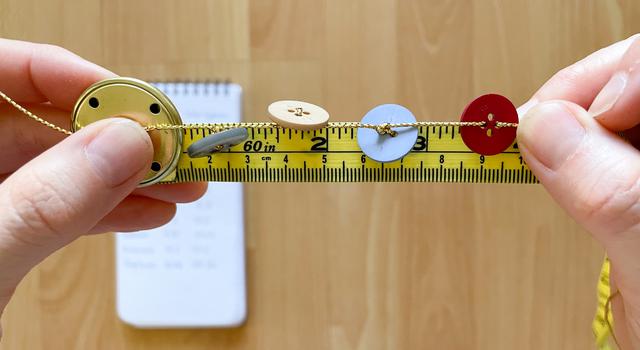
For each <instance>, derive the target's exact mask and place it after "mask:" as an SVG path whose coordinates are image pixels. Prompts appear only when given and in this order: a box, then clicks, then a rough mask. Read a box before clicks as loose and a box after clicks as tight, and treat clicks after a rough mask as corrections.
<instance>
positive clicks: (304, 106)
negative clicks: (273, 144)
mask: <svg viewBox="0 0 640 350" xmlns="http://www.w3.org/2000/svg"><path fill="white" fill-rule="evenodd" d="M268 110H269V114H270V115H271V120H273V121H274V122H275V123H277V124H278V125H280V126H283V127H286V128H292V129H298V130H313V129H320V128H323V127H324V126H326V125H327V123H328V122H329V113H328V112H327V111H325V110H324V109H322V108H321V107H318V106H316V105H314V104H311V103H308V102H302V101H277V102H274V103H272V104H271V105H269V108H268Z"/></svg>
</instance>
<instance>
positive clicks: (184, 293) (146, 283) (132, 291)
mask: <svg viewBox="0 0 640 350" xmlns="http://www.w3.org/2000/svg"><path fill="white" fill-rule="evenodd" d="M156 86H158V87H159V88H160V89H161V90H163V91H165V93H166V94H167V95H168V96H169V98H170V99H171V100H172V101H173V103H174V104H175V105H176V107H177V108H178V111H179V112H180V115H181V116H182V119H183V122H185V123H201V122H238V121H240V119H241V112H242V107H241V106H242V89H241V87H240V86H238V85H235V84H194V83H177V84H170V83H162V84H156ZM243 213H244V209H243V200H242V185H241V184H240V183H210V184H209V190H208V191H207V194H206V195H205V196H204V197H203V198H202V199H200V200H199V201H197V202H195V203H192V204H183V205H179V206H178V213H177V214H176V217H175V218H174V220H173V221H172V222H171V223H169V224H168V225H166V226H164V227H162V228H159V229H155V230H150V231H145V232H140V233H134V234H130V233H126V234H117V237H116V275H117V311H118V315H119V316H120V318H121V319H122V320H123V321H124V322H127V323H129V324H132V325H134V326H136V327H143V328H174V327H232V326H237V325H240V324H242V323H243V322H244V319H245V318H246V287H245V283H246V282H245V255H244V215H243Z"/></svg>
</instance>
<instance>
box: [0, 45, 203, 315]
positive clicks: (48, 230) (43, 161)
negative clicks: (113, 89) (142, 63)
mask: <svg viewBox="0 0 640 350" xmlns="http://www.w3.org/2000/svg"><path fill="white" fill-rule="evenodd" d="M114 76H115V75H114V74H113V73H111V72H109V71H107V70H105V69H104V68H101V67H99V66H97V65H94V64H92V63H90V62H87V61H85V60H83V59H82V58H80V57H78V56H76V55H74V54H72V53H71V52H69V51H67V50H64V49H61V48H59V47H55V46H50V45H39V44H32V43H26V42H20V41H13V40H3V39H0V91H3V92H4V93H5V94H7V95H8V96H10V97H11V98H13V99H15V100H16V101H18V102H19V103H21V104H23V105H24V106H25V107H26V108H27V109H28V110H30V111H32V112H34V113H36V114H38V115H39V116H41V117H43V118H44V119H46V120H48V121H50V122H52V123H54V124H56V125H59V126H61V127H63V128H66V129H69V126H70V111H71V109H72V108H73V106H74V104H75V102H76V100H77V99H78V97H79V96H80V94H81V93H82V92H83V91H84V90H85V89H86V88H87V87H89V86H90V85H91V84H93V83H95V82H97V81H99V80H102V79H105V78H110V77H114ZM152 155H153V149H152V146H151V141H150V138H149V136H148V135H147V133H146V132H145V131H144V129H142V127H140V125H138V124H137V123H135V122H132V121H129V120H127V119H122V118H114V119H109V120H104V121H101V122H98V123H95V124H92V125H90V126H87V127H85V128H83V129H82V130H80V131H78V132H76V133H74V134H73V135H71V136H69V137H66V138H65V135H63V134H62V133H58V132H56V131H54V130H52V129H49V128H47V127H45V126H43V125H41V124H39V123H37V122H35V121H33V120H31V119H29V118H27V117H26V116H24V115H23V114H21V113H20V112H19V111H17V110H16V109H14V108H13V107H12V106H10V105H9V104H8V103H4V102H2V103H0V314H1V313H2V310H3V309H4V307H5V306H6V304H7V303H8V301H9V298H10V297H11V295H12V294H13V291H14V289H15V288H16V286H17V285H18V283H19V282H20V280H21V279H22V278H23V277H24V275H25V274H26V273H27V272H28V271H29V270H30V269H31V268H32V267H33V266H35V265H36V264H37V263H38V262H40V261H41V260H42V259H44V258H45V257H46V256H48V255H49V254H51V253H52V252H54V251H55V250H57V249H59V248H61V247H63V246H64V245H66V244H68V243H70V242H71V241H73V240H74V239H76V238H78V237H79V236H81V235H83V234H86V233H100V232H109V231H118V232H129V231H138V230H144V229H150V228H154V227H157V226H160V225H163V224H165V223H167V222H168V221H169V220H171V218H172V217H173V215H174V213H175V210H176V209H175V203H178V202H189V201H193V200H196V199H197V198H199V197H200V196H202V195H203V194H204V192H205V191H206V184H202V183H192V184H180V185H156V186H151V187H147V188H141V189H136V187H137V184H138V183H139V182H140V181H141V180H142V178H143V177H144V175H145V174H146V173H147V172H148V169H149V167H150V163H151V158H152ZM105 249H106V248H105Z"/></svg>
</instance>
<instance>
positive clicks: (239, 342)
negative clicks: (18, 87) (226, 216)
mask: <svg viewBox="0 0 640 350" xmlns="http://www.w3.org/2000/svg"><path fill="white" fill-rule="evenodd" d="M638 18H640V3H639V2H638V1H636V0H624V1H623V0H618V1H613V0H601V1H596V0H586V1H561V0H557V1H551V0H537V1H525V0H510V1H506V0H505V1H488V0H482V1H481V0H478V1H471V0H457V1H454V0H451V1H441V0H357V1H356V0H322V1H320V0H227V1H211V0H210V1H207V0H190V1H169V0H162V1H159V0H138V1H129V0H104V1H103V0H85V1H80V0H74V1H70V0H67V1H64V0H48V1H37V0H0V36H3V37H9V38H17V39H23V40H31V41H39V42H48V43H54V44H57V45H61V46H64V47H67V48H69V49H71V50H73V51H75V52H77V53H78V54H80V55H82V56H84V57H86V58H88V59H90V60H93V61H95V62H97V63H99V64H102V65H104V66H106V67H107V68H109V69H111V70H113V71H115V72H117V73H119V74H121V75H127V76H135V77H138V78H141V79H147V80H157V79H166V80H172V79H199V80H204V79H215V78H230V79H232V80H233V81H236V82H238V83H240V84H242V85H243V86H244V88H245V90H246V99H245V111H246V113H245V119H246V120H252V121H262V120H266V106H267V105H268V104H269V103H270V102H272V101H274V100H278V99H301V100H307V101H310V102H313V103H316V104H319V105H321V106H324V107H325V108H326V109H328V110H329V111H330V112H331V113H332V115H333V117H332V118H333V120H359V119H360V118H361V116H362V115H363V114H364V113H365V112H366V111H368V110H369V109H370V108H372V107H374V106H376V105H379V104H382V103H400V104H403V105H405V106H407V107H408V108H409V109H411V110H412V111H413V112H414V113H415V114H416V115H417V116H418V119H420V120H456V119H457V118H458V116H459V114H460V113H461V111H462V109H463V108H464V106H465V105H466V103H468V102H469V101H470V100H471V99H472V98H474V97H475V96H477V95H480V94H483V93H487V92H498V93H502V94H505V95H507V96H509V97H510V98H511V99H512V100H513V101H514V102H515V103H518V104H519V103H522V102H524V101H525V100H526V99H527V98H528V97H529V96H530V95H531V94H532V93H533V92H534V91H535V89H536V88H537V87H538V86H540V85H541V84H542V83H543V82H544V81H545V80H546V79H547V78H548V77H550V76H551V75H552V74H553V73H554V72H555V71H557V70H558V69H560V68H562V67H564V66H566V65H568V64H570V63H572V62H574V61H576V60H577V59H579V58H581V57H583V56H584V55H586V54H588V53H590V52H592V51H594V50H596V49H598V48H600V47H602V46H604V45H606V44H608V43H610V42H613V41H616V40H619V39H622V38H625V37H627V36H629V35H630V34H632V33H634V32H636V31H640V23H638V21H637V19H638ZM246 218H247V219H246V220H247V230H246V235H247V236H246V237H247V259H248V261H247V264H248V265H247V269H248V271H247V273H248V291H249V293H248V294H249V295H248V298H249V300H248V302H249V318H248V321H247V323H246V325H245V326H244V327H241V328H238V329H232V330H157V331H155V330H154V331H149V330H136V329H134V328H131V327H128V326H126V325H124V324H123V323H121V322H120V321H119V320H118V319H117V316H116V314H115V310H114V299H115V298H114V259H113V237H112V236H111V235H101V236H94V237H86V238H82V239H80V240H78V241H77V242H75V243H74V244H72V245H71V246H70V247H68V248H66V249H64V250H63V251H60V252H59V253H57V254H55V255H54V256H52V257H51V258H49V259H48V260H46V261H45V262H44V263H43V264H41V265H40V266H39V267H38V268H36V269H35V270H33V271H32V272H31V273H30V274H29V276H28V278H27V279H26V280H25V281H24V282H23V283H22V284H21V285H20V287H19V289H18V291H17V293H16V295H15V296H14V298H13V300H12V302H11V304H10V306H9V307H8V309H7V311H6V313H5V315H4V317H3V320H2V323H3V326H4V330H5V336H4V339H3V340H2V349H127V350H128V349H238V350H239V349H425V348H430V349H454V350H457V349H514V348H517V349H589V348H592V346H593V345H592V344H593V341H592V334H591V328H590V321H591V317H592V315H593V313H594V306H595V303H596V300H595V284H596V280H597V275H598V271H599V266H600V262H601V259H602V256H603V252H602V250H601V248H600V247H599V246H598V245H597V244H596V243H595V242H594V241H593V240H592V239H591V238H590V236H589V235H588V234H587V233H586V232H584V231H583V230H582V229H580V228H579V227H578V226H577V225H576V224H575V223H573V222H572V220H571V219H570V218H568V217H567V215H566V214H565V213H564V212H563V211H562V210H561V209H559V208H558V206H557V205H556V204H555V203H554V202H553V201H552V200H551V198H550V197H549V196H548V195H547V194H546V193H545V192H544V190H543V189H542V187H541V186H536V185H528V186H525V185H453V184H449V185H447V184H409V183H407V184H251V185H247V186H246Z"/></svg>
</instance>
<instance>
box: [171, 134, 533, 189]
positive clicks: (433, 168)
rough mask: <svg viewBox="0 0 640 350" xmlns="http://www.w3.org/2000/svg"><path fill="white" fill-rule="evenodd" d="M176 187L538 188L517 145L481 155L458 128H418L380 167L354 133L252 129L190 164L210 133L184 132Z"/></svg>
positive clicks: (175, 180) (175, 179)
mask: <svg viewBox="0 0 640 350" xmlns="http://www.w3.org/2000/svg"><path fill="white" fill-rule="evenodd" d="M183 132H184V135H183V144H182V152H183V156H182V157H180V160H179V161H178V166H177V169H176V176H175V178H174V179H173V180H172V181H174V182H188V181H241V182H471V183H478V182H486V183H536V181H537V180H536V178H535V177H534V175H533V173H532V172H531V171H530V170H529V169H528V168H527V166H526V165H525V164H524V162H523V160H522V157H521V156H520V153H519V151H518V148H517V145H516V144H514V145H512V146H511V147H510V148H509V149H508V150H507V151H505V152H503V153H501V154H498V155H495V156H482V155H479V154H476V153H474V152H472V151H470V150H469V148H468V147H467V146H465V144H464V143H463V142H462V139H461V137H460V132H459V127H457V126H442V125H441V126H429V127H426V126H423V127H419V133H418V135H419V136H418V141H417V142H416V144H415V146H414V147H413V150H412V151H411V152H410V153H409V154H408V155H406V156H405V157H403V158H402V159H400V160H398V161H395V162H391V163H379V162H376V161H373V160H371V159H369V158H368V157H366V156H365V155H364V154H363V153H362V151H361V150H360V148H359V146H358V143H357V140H356V132H355V130H354V129H353V128H342V127H338V126H336V127H327V128H323V129H319V130H309V131H301V130H293V129H283V128H279V127H271V128H251V127H249V128H248V132H249V138H248V139H247V140H245V141H244V142H242V143H241V144H238V145H236V146H233V147H232V148H230V149H229V150H228V151H225V152H221V153H215V154H213V155H211V156H209V157H204V158H196V159H192V158H190V157H188V155H187V154H186V151H187V148H188V147H189V146H190V145H191V144H192V143H193V142H195V141H197V140H200V139H202V138H204V137H205V136H207V135H209V134H211V131H210V130H207V129H188V130H184V131H183Z"/></svg>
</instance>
